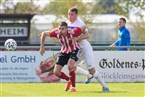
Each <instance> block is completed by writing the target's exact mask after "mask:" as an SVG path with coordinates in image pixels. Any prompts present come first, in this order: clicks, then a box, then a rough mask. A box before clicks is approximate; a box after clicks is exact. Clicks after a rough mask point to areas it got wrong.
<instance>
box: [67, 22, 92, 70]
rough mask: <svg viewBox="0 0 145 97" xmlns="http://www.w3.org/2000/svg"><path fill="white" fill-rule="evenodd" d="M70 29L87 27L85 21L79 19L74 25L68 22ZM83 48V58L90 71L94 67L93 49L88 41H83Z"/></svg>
mask: <svg viewBox="0 0 145 97" xmlns="http://www.w3.org/2000/svg"><path fill="white" fill-rule="evenodd" d="M66 23H67V25H68V28H72V29H73V28H75V27H82V26H84V25H85V23H84V22H83V21H81V20H80V19H77V20H76V21H75V22H74V23H73V24H71V22H70V21H69V20H67V21H66ZM85 31H87V32H88V29H87V28H86V29H85ZM79 43H80V46H81V55H80V56H81V58H83V59H84V61H85V63H86V65H87V66H88V69H91V68H93V67H94V56H93V49H92V46H91V44H90V43H89V42H88V41H87V40H86V39H84V40H81V41H80V42H79Z"/></svg>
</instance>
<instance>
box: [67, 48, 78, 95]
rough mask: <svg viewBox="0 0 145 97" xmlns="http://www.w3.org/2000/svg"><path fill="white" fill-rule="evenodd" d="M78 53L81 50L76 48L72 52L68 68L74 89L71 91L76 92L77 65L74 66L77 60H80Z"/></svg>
mask: <svg viewBox="0 0 145 97" xmlns="http://www.w3.org/2000/svg"><path fill="white" fill-rule="evenodd" d="M78 54H79V50H75V51H73V52H71V53H70V58H69V60H68V63H67V64H68V70H69V75H70V80H71V82H72V89H71V92H76V88H75V87H76V86H75V81H76V75H75V70H76V67H75V66H74V64H75V62H76V61H77V60H78Z"/></svg>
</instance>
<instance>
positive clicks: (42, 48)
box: [39, 47, 45, 55]
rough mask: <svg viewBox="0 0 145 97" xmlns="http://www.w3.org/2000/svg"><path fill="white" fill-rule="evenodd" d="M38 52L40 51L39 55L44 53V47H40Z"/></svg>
mask: <svg viewBox="0 0 145 97" xmlns="http://www.w3.org/2000/svg"><path fill="white" fill-rule="evenodd" d="M39 52H40V54H41V55H43V54H45V48H44V47H40V50H39Z"/></svg>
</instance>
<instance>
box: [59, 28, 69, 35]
mask: <svg viewBox="0 0 145 97" xmlns="http://www.w3.org/2000/svg"><path fill="white" fill-rule="evenodd" d="M59 32H60V34H61V35H65V34H66V32H67V27H66V26H59Z"/></svg>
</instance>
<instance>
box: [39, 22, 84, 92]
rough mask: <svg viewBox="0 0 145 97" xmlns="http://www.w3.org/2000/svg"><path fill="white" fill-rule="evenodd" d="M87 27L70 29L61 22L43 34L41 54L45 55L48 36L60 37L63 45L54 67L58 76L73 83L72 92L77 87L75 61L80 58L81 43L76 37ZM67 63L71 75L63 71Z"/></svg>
mask: <svg viewBox="0 0 145 97" xmlns="http://www.w3.org/2000/svg"><path fill="white" fill-rule="evenodd" d="M85 28H86V27H85V26H82V27H77V28H75V29H73V30H72V29H71V30H69V29H68V28H67V23H66V22H61V23H60V25H59V27H58V28H56V29H53V30H51V31H44V32H42V34H41V44H40V54H41V55H43V54H44V53H45V48H44V41H45V37H46V36H50V37H56V38H58V39H59V41H60V43H61V45H62V47H61V50H60V52H61V53H60V55H59V56H58V59H57V61H56V65H55V67H54V74H55V75H56V76H58V77H59V78H61V79H65V80H66V81H68V83H67V85H69V86H70V85H72V88H71V92H76V88H75V70H76V67H75V66H74V64H75V62H76V61H77V60H78V54H79V49H80V45H79V43H77V42H74V41H73V39H74V37H78V36H79V35H80V34H81V32H83V31H84V29H85ZM65 64H67V65H68V70H69V75H70V77H68V76H67V75H66V74H65V73H64V72H62V71H61V70H62V68H63V66H64V65H65ZM67 87H68V86H66V88H65V91H68V90H69V88H67Z"/></svg>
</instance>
